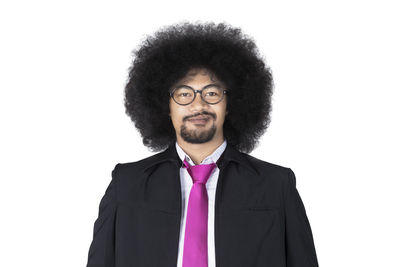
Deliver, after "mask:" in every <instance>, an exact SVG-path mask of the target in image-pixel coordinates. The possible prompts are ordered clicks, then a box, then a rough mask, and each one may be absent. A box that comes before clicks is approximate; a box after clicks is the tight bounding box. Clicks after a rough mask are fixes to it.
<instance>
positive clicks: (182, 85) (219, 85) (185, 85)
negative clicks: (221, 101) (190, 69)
mask: <svg viewBox="0 0 400 267" xmlns="http://www.w3.org/2000/svg"><path fill="white" fill-rule="evenodd" d="M210 86H218V87H223V86H222V84H220V83H210V84H207V85H206V86H204V87H203V88H201V89H200V90H203V89H204V88H207V87H210ZM179 87H188V88H190V89H193V90H195V89H194V88H193V87H191V86H189V85H187V84H179V85H177V86H174V87H173V89H176V88H179Z"/></svg>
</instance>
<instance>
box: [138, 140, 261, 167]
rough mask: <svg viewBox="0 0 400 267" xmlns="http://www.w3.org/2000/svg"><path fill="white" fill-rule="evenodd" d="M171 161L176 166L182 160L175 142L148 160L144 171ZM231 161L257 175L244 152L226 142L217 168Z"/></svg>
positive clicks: (180, 163)
mask: <svg viewBox="0 0 400 267" xmlns="http://www.w3.org/2000/svg"><path fill="white" fill-rule="evenodd" d="M168 161H169V162H172V163H174V164H176V166H177V167H181V166H182V160H181V159H180V158H179V155H178V152H177V151H176V147H175V142H173V143H171V144H170V145H169V146H168V148H167V149H166V150H164V151H163V152H160V153H158V154H156V155H154V156H153V157H151V160H149V161H148V162H147V163H146V165H145V166H144V172H145V171H147V170H148V169H149V168H151V167H154V166H156V165H159V164H161V163H163V162H168ZM231 161H233V162H236V163H237V164H239V165H241V166H243V167H245V168H247V169H248V170H250V171H252V172H253V173H254V174H256V175H259V172H258V171H257V169H256V168H255V167H254V166H253V165H252V164H251V163H250V161H249V159H248V157H247V155H246V154H244V153H242V152H240V151H238V150H237V149H236V148H234V147H233V146H232V145H230V144H229V143H227V146H226V148H225V150H224V152H223V153H222V155H221V157H220V160H218V162H217V164H218V168H219V169H221V170H222V169H223V168H225V166H227V165H228V164H229V163H230V162H231Z"/></svg>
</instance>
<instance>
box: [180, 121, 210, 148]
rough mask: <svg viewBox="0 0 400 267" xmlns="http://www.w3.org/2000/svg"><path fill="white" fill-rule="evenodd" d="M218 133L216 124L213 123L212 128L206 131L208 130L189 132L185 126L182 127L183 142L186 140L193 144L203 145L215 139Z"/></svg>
mask: <svg viewBox="0 0 400 267" xmlns="http://www.w3.org/2000/svg"><path fill="white" fill-rule="evenodd" d="M216 131H217V127H215V124H214V123H213V124H212V126H211V128H209V129H206V130H199V129H195V130H188V129H187V127H186V126H185V124H183V125H182V126H181V133H180V134H181V137H182V139H183V140H185V141H186V142H188V143H192V144H203V143H206V142H208V141H210V140H211V139H213V137H214V135H215V133H216Z"/></svg>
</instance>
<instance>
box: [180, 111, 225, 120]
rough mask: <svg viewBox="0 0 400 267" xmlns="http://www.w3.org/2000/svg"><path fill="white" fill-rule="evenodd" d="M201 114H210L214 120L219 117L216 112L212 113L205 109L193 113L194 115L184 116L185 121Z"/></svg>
mask: <svg viewBox="0 0 400 267" xmlns="http://www.w3.org/2000/svg"><path fill="white" fill-rule="evenodd" d="M199 115H209V116H211V117H212V118H213V119H214V120H215V118H216V117H217V115H215V114H214V113H210V112H207V111H204V112H199V113H196V114H193V115H190V116H186V117H184V118H183V121H186V120H190V119H191V118H193V117H196V116H199Z"/></svg>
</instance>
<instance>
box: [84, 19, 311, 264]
mask: <svg viewBox="0 0 400 267" xmlns="http://www.w3.org/2000/svg"><path fill="white" fill-rule="evenodd" d="M135 55H136V58H135V61H134V62H133V66H132V67H131V69H130V73H129V81H128V83H127V85H126V88H125V107H126V113H127V114H128V115H129V116H130V117H131V119H132V121H133V122H134V123H135V126H136V127H137V128H138V130H139V131H140V133H141V135H142V137H143V143H144V145H146V146H148V147H149V148H151V149H153V150H155V151H159V150H163V151H162V152H160V153H157V154H155V155H153V156H150V157H148V158H145V159H142V160H140V161H137V162H129V163H119V164H117V165H116V166H115V168H114V170H113V171H112V180H111V182H110V185H109V186H108V188H107V190H106V192H105V195H104V196H103V198H102V200H101V202H100V207H99V216H98V218H97V220H96V222H95V225H94V233H93V241H92V243H91V246H90V249H89V255H88V264H87V266H88V267H95V266H96V267H100V266H101V267H130V266H132V267H133V266H135V267H136V266H178V267H180V266H183V267H206V266H208V267H212V266H217V267H235V266H241V267H242V266H243V267H248V266H271V267H278V266H279V267H283V266H287V267H315V266H318V263H317V256H316V252H315V248H314V242H313V236H312V232H311V228H310V224H309V222H308V219H307V215H306V211H305V208H304V205H303V203H302V200H301V198H300V196H299V194H298V191H297V189H296V180H295V174H294V173H293V171H292V170H291V169H290V168H287V167H283V166H279V165H276V164H272V163H269V162H265V161H262V160H260V159H257V158H255V157H252V156H250V155H248V153H249V152H250V151H251V150H253V148H254V147H255V145H256V144H257V140H258V138H259V137H260V136H261V135H262V134H263V133H264V131H265V130H266V128H267V126H268V123H269V120H270V117H269V114H270V110H271V95H272V87H273V86H272V76H271V73H270V71H269V69H268V68H267V67H266V66H265V64H264V62H263V61H262V59H261V57H260V56H259V55H258V52H257V49H256V46H255V44H254V42H253V41H252V40H251V39H250V38H248V37H245V36H244V35H243V34H242V33H241V31H240V30H239V29H237V28H232V27H230V26H228V25H226V24H218V25H215V24H213V23H208V24H189V23H184V24H181V25H173V26H170V27H168V28H165V29H163V30H161V31H159V32H157V33H156V34H155V36H153V37H148V38H147V39H146V40H145V42H143V44H142V46H141V47H140V49H139V50H137V51H136V52H135Z"/></svg>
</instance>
